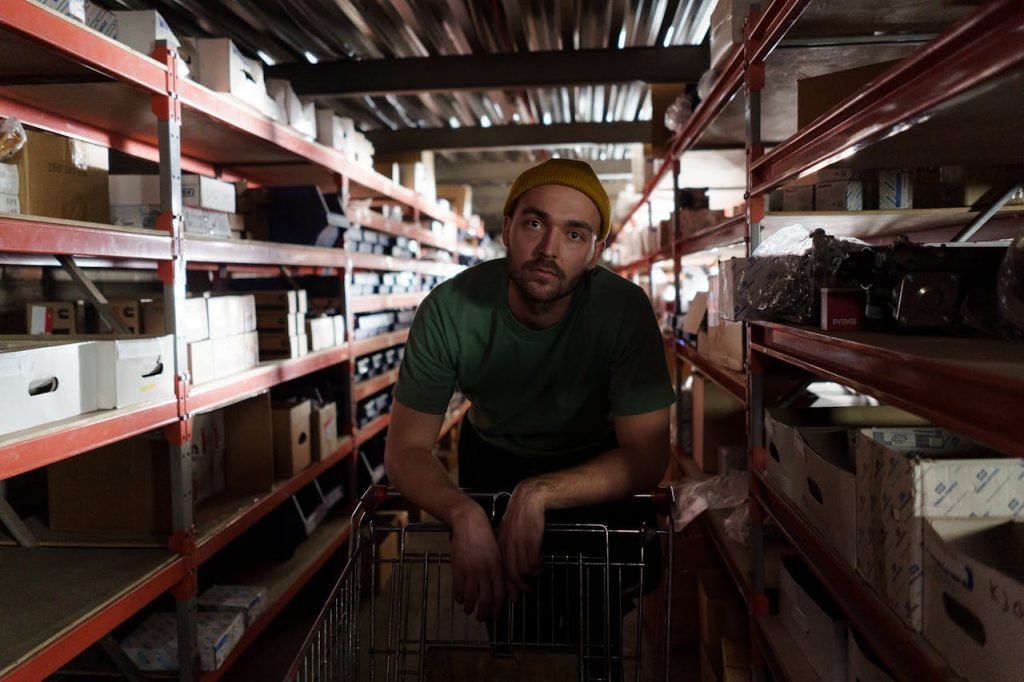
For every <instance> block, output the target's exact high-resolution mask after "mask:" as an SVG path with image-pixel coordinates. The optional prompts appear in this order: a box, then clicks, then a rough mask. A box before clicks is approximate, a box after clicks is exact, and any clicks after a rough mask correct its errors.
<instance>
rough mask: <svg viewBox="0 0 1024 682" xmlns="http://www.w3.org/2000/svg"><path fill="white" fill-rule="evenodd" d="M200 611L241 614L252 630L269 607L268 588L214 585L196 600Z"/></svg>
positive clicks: (247, 626)
mask: <svg viewBox="0 0 1024 682" xmlns="http://www.w3.org/2000/svg"><path fill="white" fill-rule="evenodd" d="M196 606H197V607H198V608H199V610H200V611H221V612H227V613H240V614H242V618H243V619H244V622H245V627H246V628H250V627H252V624H253V623H254V622H256V619H257V618H259V616H260V614H261V613H263V611H264V610H266V607H267V588H265V587H261V586H259V585H213V586H211V587H210V588H208V589H207V590H206V591H205V592H203V593H202V594H201V595H199V597H198V598H197V599H196Z"/></svg>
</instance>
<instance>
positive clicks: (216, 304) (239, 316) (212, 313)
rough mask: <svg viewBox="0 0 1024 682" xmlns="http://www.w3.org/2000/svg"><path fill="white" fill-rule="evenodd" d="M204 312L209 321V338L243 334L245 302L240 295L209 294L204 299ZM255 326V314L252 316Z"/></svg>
mask: <svg viewBox="0 0 1024 682" xmlns="http://www.w3.org/2000/svg"><path fill="white" fill-rule="evenodd" d="M206 312H207V316H208V318H209V321H210V338H211V339H219V338H226V337H228V336H236V335H238V334H244V333H245V332H247V331H251V330H248V329H246V326H247V324H246V315H247V311H246V303H245V302H244V301H243V300H242V297H241V296H210V297H209V298H207V299H206ZM253 327H255V316H253Z"/></svg>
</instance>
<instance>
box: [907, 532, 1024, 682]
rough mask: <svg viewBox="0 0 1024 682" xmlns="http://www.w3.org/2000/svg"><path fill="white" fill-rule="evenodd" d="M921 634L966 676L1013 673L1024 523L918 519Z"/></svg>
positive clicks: (1007, 679) (1023, 590)
mask: <svg viewBox="0 0 1024 682" xmlns="http://www.w3.org/2000/svg"><path fill="white" fill-rule="evenodd" d="M924 542H925V562H926V563H925V572H924V576H925V614H924V635H925V637H926V638H927V639H928V641H929V642H931V643H932V645H933V646H934V647H935V648H936V649H937V650H938V651H942V652H947V654H952V653H955V655H947V658H948V660H949V662H950V663H951V664H952V665H953V667H954V668H955V669H956V670H957V672H959V673H960V674H961V675H963V676H964V677H965V678H967V679H971V680H993V681H998V682H1011V681H1015V680H1019V679H1020V672H1021V667H1020V644H1021V633H1022V631H1024V521H1021V520H1020V519H1019V518H1018V519H1015V520H1012V521H1011V520H1002V521H994V520H991V519H962V520H947V519H933V520H931V521H930V522H926V523H925V540H924Z"/></svg>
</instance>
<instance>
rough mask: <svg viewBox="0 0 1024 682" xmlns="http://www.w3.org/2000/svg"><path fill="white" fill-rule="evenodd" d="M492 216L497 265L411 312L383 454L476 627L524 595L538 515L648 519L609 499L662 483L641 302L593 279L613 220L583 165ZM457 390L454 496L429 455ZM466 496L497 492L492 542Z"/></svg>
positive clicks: (662, 446)
mask: <svg viewBox="0 0 1024 682" xmlns="http://www.w3.org/2000/svg"><path fill="white" fill-rule="evenodd" d="M504 213H505V216H504V221H503V225H502V232H501V235H502V241H503V243H504V244H505V247H506V248H507V256H506V257H505V258H503V259H497V260H492V261H488V262H485V263H482V264H480V265H477V266H475V267H472V268H469V269H467V270H466V271H464V272H462V273H461V274H459V275H458V276H456V277H454V278H452V279H451V280H449V281H447V282H445V283H443V284H441V285H440V286H438V287H436V288H435V289H434V290H433V291H432V292H431V293H430V295H429V296H427V298H426V299H425V300H424V301H423V303H422V305H421V306H420V308H419V310H418V311H417V314H416V318H415V320H414V322H413V326H412V329H411V331H410V334H409V340H408V344H407V345H406V350H405V357H404V360H403V362H402V368H401V373H400V376H399V379H398V383H397V386H396V387H395V391H394V397H395V402H394V406H393V408H392V413H391V426H390V429H389V432H388V439H387V448H386V453H385V464H386V467H387V473H388V476H389V478H390V480H391V482H392V483H393V484H394V486H395V487H396V488H397V489H398V490H399V491H400V492H401V493H402V495H403V496H404V497H406V498H407V499H409V500H410V501H411V502H413V503H414V504H416V505H418V506H420V507H422V508H423V509H424V510H426V511H427V512H429V513H430V514H432V515H433V516H435V517H437V518H438V519H440V520H442V521H444V522H445V523H446V524H448V525H449V526H450V528H451V530H452V541H451V562H452V574H453V584H452V590H453V594H454V595H455V599H456V600H457V601H459V602H460V603H461V604H462V605H463V608H464V609H465V611H466V613H474V612H475V613H476V616H477V618H479V619H481V620H492V619H495V618H497V617H498V616H499V615H500V614H501V613H502V609H503V608H504V607H505V605H506V603H507V602H506V600H507V599H512V600H513V601H517V600H519V599H520V598H521V597H522V596H523V595H524V594H527V593H530V592H531V591H533V589H534V584H535V577H536V576H537V575H538V574H539V573H540V571H541V568H542V542H543V536H544V524H545V517H546V515H547V516H548V518H549V520H550V518H551V515H549V514H548V512H552V513H558V512H556V510H566V509H576V508H582V507H595V506H598V505H601V507H600V509H598V510H594V511H591V512H590V513H591V516H589V517H587V518H589V519H593V520H594V521H595V522H602V523H604V522H608V521H607V519H605V518H604V517H605V516H611V517H616V516H618V517H619V519H618V521H623V519H622V517H623V515H624V514H625V515H626V516H629V515H633V521H632V522H633V523H634V524H635V523H637V522H638V521H644V522H646V521H648V520H649V519H651V518H653V515H648V511H647V510H641V511H633V510H632V509H627V507H629V505H628V504H626V503H625V502H623V500H624V499H625V498H627V497H629V496H631V495H633V494H636V493H641V492H649V491H650V490H652V489H653V488H654V487H655V486H657V484H658V483H659V481H660V480H661V477H662V475H663V473H664V471H665V468H666V466H667V462H668V438H669V436H668V433H669V426H668V422H669V416H668V415H669V412H668V407H669V405H671V403H672V401H673V400H674V393H673V391H672V387H671V383H670V381H669V377H668V370H667V367H666V364H665V355H664V352H663V349H662V341H661V335H660V333H659V330H658V326H657V322H656V320H655V317H654V314H653V311H652V308H651V305H650V302H649V300H648V298H647V296H646V294H645V293H644V292H643V290H642V289H640V287H638V286H636V285H634V284H633V283H631V282H628V281H626V280H625V279H622V278H621V277H619V276H618V275H616V274H614V273H612V272H610V271H608V270H607V269H605V268H603V267H599V266H598V262H599V261H600V258H601V254H602V252H603V250H604V246H605V239H606V238H607V236H608V232H609V229H610V217H611V216H610V213H611V207H610V202H609V199H608V195H607V193H606V192H605V190H604V188H603V187H602V186H601V182H600V180H599V179H598V178H597V176H596V175H595V173H594V171H593V170H592V169H591V167H590V166H589V165H587V164H586V163H583V162H580V161H571V160H567V159H552V160H549V161H546V162H544V163H542V164H540V165H538V166H535V167H534V168H531V169H529V170H527V171H525V172H524V173H522V174H521V175H520V176H519V177H518V178H517V179H516V180H515V182H514V183H513V185H512V187H511V189H510V191H509V195H508V199H507V200H506V202H505V209H504ZM456 387H458V388H460V389H461V390H462V391H463V393H465V395H466V397H467V398H468V399H469V400H470V401H471V402H472V408H471V409H470V411H469V414H468V418H467V419H466V420H464V421H463V424H462V430H461V435H460V439H459V486H456V485H454V484H453V483H452V482H451V481H450V479H449V477H448V474H447V472H446V470H445V469H444V467H443V466H442V465H441V464H440V463H439V461H438V460H437V458H436V457H434V456H433V455H432V449H433V447H434V443H435V442H436V440H437V436H438V433H439V431H440V429H441V425H442V420H443V416H444V412H445V410H446V408H447V406H448V402H449V400H450V399H451V396H452V393H453V391H454V389H455V388H456ZM470 489H472V490H487V491H498V490H506V491H511V493H512V495H511V498H510V499H509V500H508V505H507V508H506V510H505V513H504V516H503V518H502V519H501V522H500V528H499V530H498V532H497V536H496V534H495V532H494V529H493V527H492V525H491V521H490V516H489V514H488V513H487V512H485V510H484V509H483V508H482V506H481V505H480V504H478V503H477V502H476V501H474V500H473V499H471V498H470V497H469V496H468V495H467V494H466V493H465V492H464V491H465V490H470ZM637 514H639V515H640V517H641V518H637ZM577 520H578V518H577ZM626 522H629V519H626ZM560 551H561V548H560ZM645 582H647V581H645ZM615 612H616V613H621V610H616V611H615ZM618 620H619V621H621V615H620V616H619V618H618ZM620 624H621V623H613V626H614V627H613V632H614V633H618V631H619V626H620ZM612 636H613V637H614V636H617V634H616V635H612Z"/></svg>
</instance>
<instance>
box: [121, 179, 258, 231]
mask: <svg viewBox="0 0 1024 682" xmlns="http://www.w3.org/2000/svg"><path fill="white" fill-rule="evenodd" d="M109 195H110V223H111V224H113V225H123V226H125V227H144V228H149V229H153V228H155V227H156V221H157V218H158V217H159V215H160V176H158V175H112V176H110V185H109ZM181 196H182V202H183V203H184V205H185V206H184V209H183V211H182V212H183V218H184V228H185V232H186V233H188V234H195V235H204V236H211V237H223V238H225V239H226V238H230V237H233V236H235V234H236V233H237V232H239V231H240V230H241V224H242V219H241V217H240V216H237V215H236V214H235V208H236V206H235V187H234V185H232V184H231V183H228V182H224V181H222V180H217V179H215V178H208V177H205V176H202V175H183V176H182V178H181Z"/></svg>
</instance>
